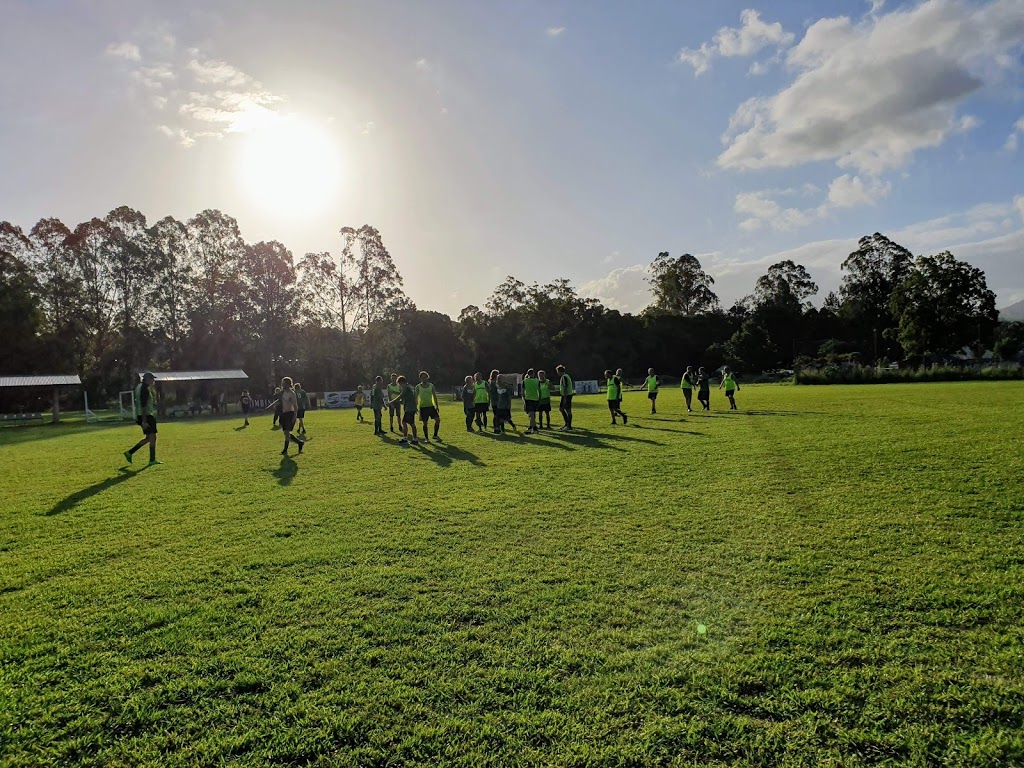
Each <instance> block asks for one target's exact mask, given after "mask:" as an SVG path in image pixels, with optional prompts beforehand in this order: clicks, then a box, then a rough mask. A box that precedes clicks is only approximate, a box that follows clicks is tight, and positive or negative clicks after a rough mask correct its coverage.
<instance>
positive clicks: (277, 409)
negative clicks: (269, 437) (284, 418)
mask: <svg viewBox="0 0 1024 768" xmlns="http://www.w3.org/2000/svg"><path fill="white" fill-rule="evenodd" d="M271 405H272V406H273V407H274V423H273V424H271V425H270V428H271V429H273V428H274V427H276V426H277V422H278V421H280V420H281V388H280V387H274V402H272V403H271Z"/></svg>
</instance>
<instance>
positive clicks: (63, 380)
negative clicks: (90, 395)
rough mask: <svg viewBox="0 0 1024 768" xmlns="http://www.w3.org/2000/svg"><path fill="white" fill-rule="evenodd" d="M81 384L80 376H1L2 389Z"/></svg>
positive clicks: (0, 385)
mask: <svg viewBox="0 0 1024 768" xmlns="http://www.w3.org/2000/svg"><path fill="white" fill-rule="evenodd" d="M81 383H82V380H81V379H80V378H78V376H0V387H69V386H72V385H77V384H81Z"/></svg>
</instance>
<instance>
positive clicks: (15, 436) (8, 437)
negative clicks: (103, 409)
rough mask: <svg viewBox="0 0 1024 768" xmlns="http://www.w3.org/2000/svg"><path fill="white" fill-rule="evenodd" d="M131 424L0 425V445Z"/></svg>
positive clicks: (112, 422) (122, 422)
mask: <svg viewBox="0 0 1024 768" xmlns="http://www.w3.org/2000/svg"><path fill="white" fill-rule="evenodd" d="M126 426H131V427H132V428H134V429H137V427H136V426H135V422H129V421H120V420H117V421H113V420H111V421H100V422H91V423H88V422H68V423H63V422H62V423H60V424H56V425H54V424H35V425H31V426H10V427H0V445H17V444H19V443H27V442H30V441H34V440H49V439H50V438H53V437H66V436H68V435H77V434H81V433H83V432H95V431H96V430H99V429H110V428H113V427H126Z"/></svg>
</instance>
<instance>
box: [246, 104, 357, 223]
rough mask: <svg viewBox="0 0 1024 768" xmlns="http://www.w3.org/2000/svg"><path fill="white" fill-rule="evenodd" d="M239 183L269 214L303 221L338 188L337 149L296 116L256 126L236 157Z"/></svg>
mask: <svg viewBox="0 0 1024 768" xmlns="http://www.w3.org/2000/svg"><path fill="white" fill-rule="evenodd" d="M239 162H240V168H239V180H240V182H241V184H242V186H243V187H244V189H245V192H246V194H248V195H249V197H250V198H251V199H252V201H253V202H254V203H256V204H257V205H259V206H260V207H261V208H263V209H265V210H266V211H267V212H268V213H276V214H278V215H283V216H290V217H305V216H309V215H313V214H316V213H320V212H321V211H323V210H324V209H325V208H326V207H327V206H329V205H331V204H332V203H333V202H334V200H335V197H336V195H337V191H338V187H339V186H340V184H341V157H340V153H339V151H338V146H337V144H335V142H334V141H333V140H332V139H331V138H330V137H329V136H328V135H327V133H326V132H325V131H323V130H322V129H320V128H319V127H317V126H315V125H313V124H310V123H308V122H306V121H304V120H302V119H300V118H298V117H295V116H289V117H280V118H274V119H273V120H269V121H266V122H263V123H261V124H259V125H257V126H256V127H255V128H254V129H253V131H252V133H251V134H250V135H249V136H248V139H247V141H246V143H245V146H244V148H243V151H242V153H241V155H240V161H239Z"/></svg>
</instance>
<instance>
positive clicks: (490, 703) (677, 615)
mask: <svg viewBox="0 0 1024 768" xmlns="http://www.w3.org/2000/svg"><path fill="white" fill-rule="evenodd" d="M1022 396H1024V384H1021V383H1018V382H1006V383H962V384H959V383H958V384H924V385H917V384H905V385H899V386H877V387H868V388H857V387H844V386H835V387H821V388H818V387H812V388H794V387H784V386H762V387H757V386H749V387H744V388H743V390H742V391H741V392H740V394H739V401H740V404H741V407H742V408H744V410H743V411H741V412H739V413H728V412H726V411H721V410H717V411H714V412H712V413H711V414H709V415H702V414H693V415H692V416H686V415H685V414H684V413H683V412H682V408H681V402H680V400H681V397H680V395H679V393H678V392H676V391H666V392H664V393H663V395H662V398H661V401H662V402H661V404H660V405H661V408H660V410H661V413H660V414H659V415H658V416H657V417H649V416H645V415H644V411H646V410H647V401H646V399H645V398H644V396H643V395H642V394H641V393H630V394H629V395H627V399H626V409H627V411H628V412H629V413H630V415H631V417H632V418H631V419H630V424H629V426H628V427H622V426H618V427H614V428H613V427H611V426H610V425H609V424H607V419H606V415H605V413H606V411H605V410H604V408H603V403H602V402H601V401H600V400H599V399H597V398H585V397H584V398H578V400H579V401H580V402H579V403H578V405H577V410H578V416H577V421H578V424H579V426H582V427H584V428H585V429H584V431H581V432H579V433H574V434H571V435H563V434H559V433H552V434H544V435H542V436H539V437H536V438H517V437H507V438H498V437H494V436H493V435H489V434H483V435H476V434H474V435H469V434H467V433H466V432H465V431H464V427H463V426H462V423H461V409H460V408H457V407H455V406H454V405H451V406H448V407H446V408H445V410H444V419H445V423H444V425H443V430H442V435H443V436H444V437H445V438H447V439H448V440H449V442H448V443H447V444H446V445H444V446H438V445H435V446H431V447H423V448H419V449H413V448H409V449H401V448H399V447H396V446H395V445H394V444H393V443H392V441H391V440H390V439H387V440H383V441H381V440H377V439H374V438H373V437H372V436H371V434H370V433H371V431H372V428H371V426H369V424H367V425H357V424H356V423H354V414H353V413H352V412H348V411H346V412H318V413H313V414H311V416H310V419H309V430H310V434H311V435H313V436H314V440H313V441H312V442H310V444H309V447H308V448H307V452H306V454H305V455H303V456H301V457H299V458H298V459H295V460H293V461H282V460H281V457H280V456H278V455H277V452H278V451H279V450H280V447H281V445H280V433H279V432H274V431H271V430H270V428H269V427H270V420H269V418H265V419H257V420H255V421H254V422H253V426H252V427H250V428H249V429H245V430H237V429H236V428H237V427H238V426H239V425H240V421H238V420H210V419H200V420H196V421H183V422H180V423H170V424H166V425H161V435H160V440H161V458H162V459H163V460H164V461H166V462H167V463H166V464H165V465H163V466H157V467H153V468H148V469H141V468H138V467H133V468H132V469H131V470H129V471H124V472H122V471H119V470H118V468H119V467H120V466H121V464H122V463H123V461H122V460H121V457H120V451H122V450H124V448H125V447H127V446H128V445H130V444H131V443H133V442H134V441H135V439H136V430H135V429H134V428H129V427H113V428H110V427H108V428H84V427H68V428H35V429H29V428H21V429H9V430H4V431H0V461H2V466H3V468H4V470H3V474H2V476H0V500H2V505H0V509H2V512H0V590H2V592H0V619H2V620H0V661H2V672H0V755H2V760H0V763H2V764H3V765H5V766H50V765H52V766H65V765H90V766H128V765H131V766H135V765H152V766H157V765H160V766H197V765H254V766H255V765H307V764H317V765H330V766H374V765H380V766H384V765H451V766H456V765H457V766H510V765H558V766H619V765H635V766H645V765H651V766H654V765H659V766H660V765H680V766H682V765H749V766H767V765H807V766H811V765H836V766H839V765H842V766H859V765H880V764H906V765H1013V764H1018V765H1019V764H1024V662H1022V650H1024V600H1022V598H1024V546H1022V545H1024V531H1022V523H1024V489H1022V483H1021V478H1022V477H1024V458H1022V457H1024V446H1022V437H1021V436H1022V427H1024V409H1022V408H1021V406H1020V402H1021V399H1022ZM713 397H714V398H715V399H714V402H715V405H716V406H717V407H721V406H722V404H723V402H724V400H723V399H722V398H720V397H718V396H717V393H716V395H714V396H713ZM520 419H521V417H520ZM554 421H555V423H556V425H557V423H558V422H559V419H558V417H557V415H556V417H555V419H554ZM142 458H144V457H142ZM699 626H703V627H706V632H703V633H702V632H700V631H698V627H699Z"/></svg>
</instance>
